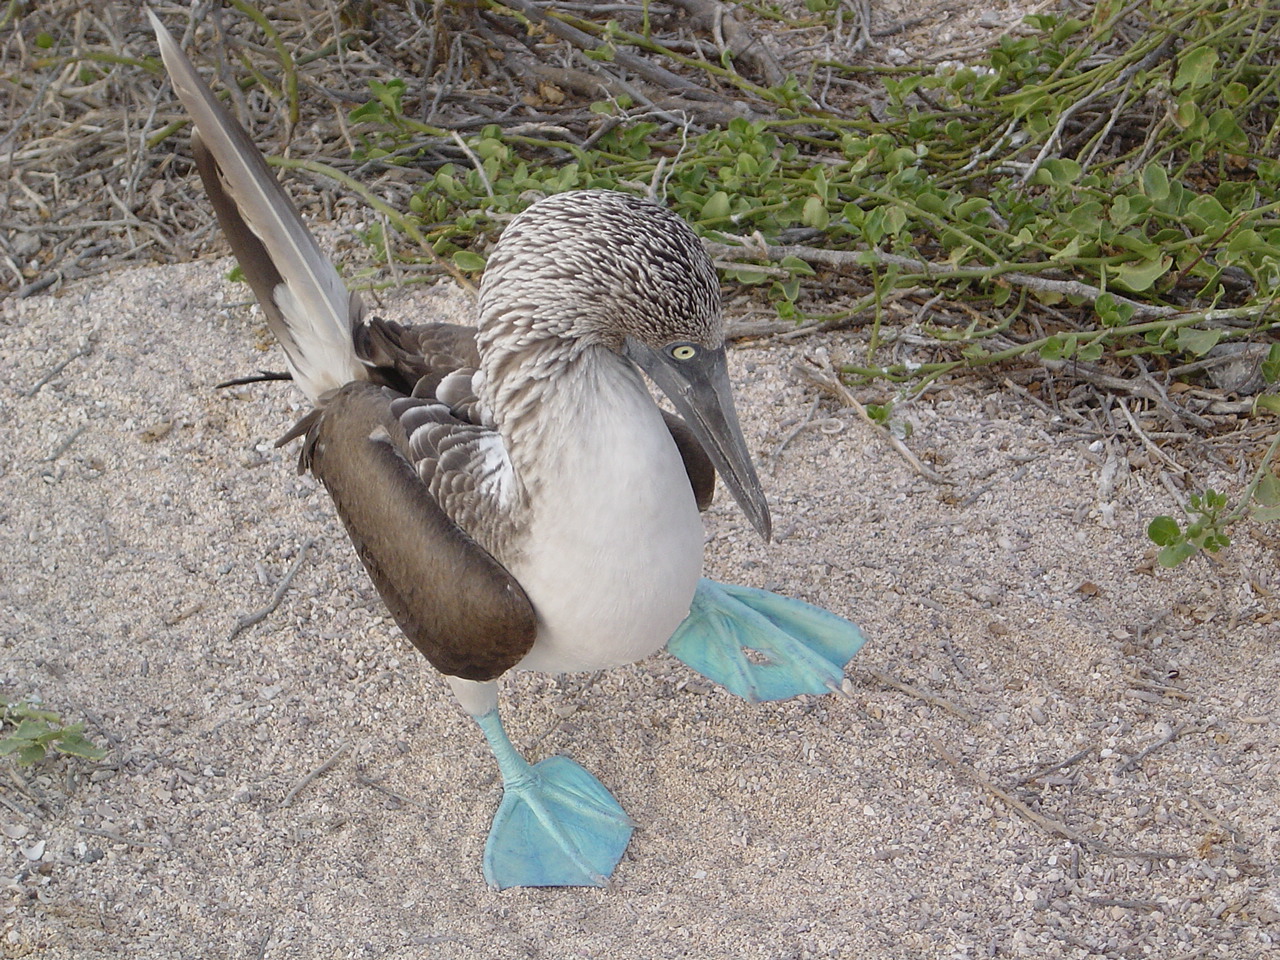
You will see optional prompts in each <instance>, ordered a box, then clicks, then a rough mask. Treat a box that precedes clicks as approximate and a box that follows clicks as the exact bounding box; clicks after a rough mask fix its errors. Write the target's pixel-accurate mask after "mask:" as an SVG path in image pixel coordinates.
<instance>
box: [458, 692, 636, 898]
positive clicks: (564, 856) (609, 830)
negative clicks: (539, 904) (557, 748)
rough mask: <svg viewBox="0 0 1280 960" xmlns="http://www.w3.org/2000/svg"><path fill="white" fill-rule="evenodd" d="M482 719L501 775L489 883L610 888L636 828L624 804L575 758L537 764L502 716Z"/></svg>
mask: <svg viewBox="0 0 1280 960" xmlns="http://www.w3.org/2000/svg"><path fill="white" fill-rule="evenodd" d="M476 721H477V722H478V723H479V724H480V727H481V729H482V730H484V733H485V736H486V737H487V738H488V740H489V745H490V746H491V747H492V748H493V753H494V756H495V757H497V760H498V767H499V769H501V771H502V803H501V804H500V805H499V807H498V812H497V813H496V814H495V815H494V818H493V826H492V827H491V828H490V830H489V839H488V841H487V842H486V843H485V847H484V876H485V879H486V880H487V881H488V882H489V883H490V884H492V885H493V886H495V887H498V888H500V889H503V888H506V887H589V886H596V887H598V886H603V885H604V884H605V881H606V880H607V879H608V877H609V875H610V874H611V873H612V872H613V868H614V867H615V866H617V864H618V861H619V860H620V859H622V854H623V852H624V851H625V850H626V849H627V843H628V842H629V841H630V839H631V831H632V828H633V827H634V824H633V823H632V821H631V818H630V817H628V816H627V814H626V812H625V811H624V810H623V809H622V807H621V806H620V805H619V804H618V801H617V800H615V799H613V796H612V795H611V794H610V793H609V791H608V790H607V789H605V787H604V785H603V784H602V783H601V782H600V781H599V780H597V779H596V778H595V777H593V776H592V775H591V774H590V773H588V772H587V771H586V770H584V769H583V768H582V767H581V766H579V765H578V764H577V763H575V762H574V761H572V760H570V759H569V758H568V757H548V758H547V759H545V760H543V761H541V762H540V763H538V764H535V765H533V766H530V765H529V763H528V762H527V761H525V759H524V758H523V757H521V756H520V755H519V754H518V753H516V751H515V748H514V747H512V746H511V741H510V740H508V739H507V736H506V733H505V732H503V729H502V723H501V721H500V720H499V719H498V713H497V711H496V710H495V711H492V712H490V713H487V714H485V715H484V716H482V717H477V718H476Z"/></svg>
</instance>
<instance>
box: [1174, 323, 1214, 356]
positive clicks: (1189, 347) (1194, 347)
mask: <svg viewBox="0 0 1280 960" xmlns="http://www.w3.org/2000/svg"><path fill="white" fill-rule="evenodd" d="M1221 339H1222V331H1221V330H1197V329H1196V328H1195V327H1183V328H1182V329H1181V330H1179V331H1178V349H1179V350H1181V351H1183V352H1184V353H1189V354H1191V355H1192V356H1193V357H1203V356H1204V355H1205V354H1206V353H1208V352H1209V351H1210V350H1212V349H1213V348H1214V347H1215V346H1217V344H1218V341H1219V340H1221Z"/></svg>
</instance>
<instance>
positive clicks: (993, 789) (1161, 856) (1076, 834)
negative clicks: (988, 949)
mask: <svg viewBox="0 0 1280 960" xmlns="http://www.w3.org/2000/svg"><path fill="white" fill-rule="evenodd" d="M929 742H930V743H932V744H933V749H934V750H936V751H937V753H938V756H940V757H942V759H943V760H945V761H947V763H949V764H950V765H951V766H952V767H954V768H955V769H956V770H958V771H960V772H961V773H964V774H967V775H968V776H969V777H970V779H972V780H974V781H976V782H977V784H978V785H979V786H980V787H982V789H984V790H986V791H987V793H989V794H991V796H993V797H995V798H996V799H998V800H1000V801H1002V802H1003V803H1004V804H1005V805H1006V806H1008V807H1009V808H1010V809H1011V810H1013V812H1014V813H1016V814H1018V816H1020V817H1022V818H1023V819H1025V820H1029V821H1030V822H1031V823H1034V824H1035V825H1036V826H1038V827H1040V828H1041V829H1042V830H1045V831H1047V832H1049V833H1052V834H1056V835H1058V836H1060V837H1064V838H1066V839H1067V840H1071V841H1073V842H1075V843H1082V844H1084V845H1085V846H1087V847H1090V848H1092V849H1094V850H1097V851H1098V852H1099V853H1103V854H1106V855H1107V856H1111V857H1132V858H1137V859H1142V860H1185V859H1187V857H1188V856H1189V855H1188V854H1185V853H1171V852H1169V851H1165V850H1124V849H1121V848H1117V847H1112V846H1110V845H1108V844H1105V843H1103V842H1102V841H1101V840H1095V839H1093V837H1090V836H1088V835H1087V834H1083V833H1081V832H1080V831H1079V830H1076V829H1074V828H1073V827H1069V826H1067V825H1066V824H1065V823H1061V822H1059V821H1057V820H1054V819H1053V818H1052V817H1046V816H1045V815H1044V814H1043V813H1038V812H1037V811H1035V810H1033V809H1031V807H1030V806H1028V805H1027V804H1025V803H1023V802H1022V801H1021V800H1019V799H1018V798H1017V797H1015V796H1014V795H1013V794H1011V793H1009V791H1007V790H1003V789H1001V788H1000V787H998V786H996V785H995V784H994V783H992V782H991V781H990V780H988V779H987V778H986V777H984V776H983V775H982V774H981V773H979V772H978V771H977V770H975V769H974V768H973V767H972V766H970V765H969V764H967V763H965V762H963V761H962V760H960V759H959V758H958V757H956V756H954V755H953V754H952V753H951V752H950V751H948V750H947V748H946V747H944V746H943V745H942V744H941V743H940V742H938V741H937V740H936V739H934V738H933V737H930V738H929Z"/></svg>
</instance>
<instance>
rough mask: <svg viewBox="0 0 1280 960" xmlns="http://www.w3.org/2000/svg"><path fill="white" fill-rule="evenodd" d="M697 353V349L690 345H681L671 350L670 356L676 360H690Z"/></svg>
mask: <svg viewBox="0 0 1280 960" xmlns="http://www.w3.org/2000/svg"><path fill="white" fill-rule="evenodd" d="M697 353H698V348H697V347H695V346H694V345H693V344H691V343H682V344H680V345H679V346H675V347H672V348H671V356H673V357H675V359H677V360H692V359H693V358H694V356H695V355H696V354H697Z"/></svg>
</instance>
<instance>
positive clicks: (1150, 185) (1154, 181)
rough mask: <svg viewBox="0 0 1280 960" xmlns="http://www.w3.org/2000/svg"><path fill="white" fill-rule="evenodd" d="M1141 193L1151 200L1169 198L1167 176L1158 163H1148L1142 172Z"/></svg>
mask: <svg viewBox="0 0 1280 960" xmlns="http://www.w3.org/2000/svg"><path fill="white" fill-rule="evenodd" d="M1142 192H1143V193H1145V194H1146V195H1147V196H1148V197H1150V198H1151V199H1152V200H1164V199H1166V198H1167V197H1168V196H1169V174H1168V173H1166V172H1165V169H1164V167H1162V166H1160V164H1158V163H1154V162H1153V163H1148V164H1147V165H1146V167H1144V168H1143V170H1142Z"/></svg>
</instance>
